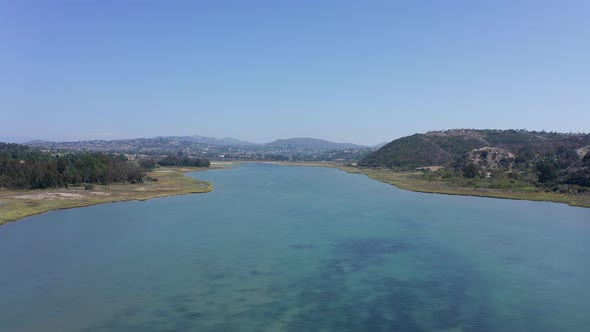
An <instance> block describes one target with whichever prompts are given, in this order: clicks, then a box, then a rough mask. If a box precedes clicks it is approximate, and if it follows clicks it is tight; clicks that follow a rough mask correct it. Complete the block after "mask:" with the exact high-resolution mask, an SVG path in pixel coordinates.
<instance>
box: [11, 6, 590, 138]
mask: <svg viewBox="0 0 590 332" xmlns="http://www.w3.org/2000/svg"><path fill="white" fill-rule="evenodd" d="M0 116H1V117H0V119H1V122H0V123H1V124H2V125H1V126H0V137H27V138H28V137H32V138H40V139H52V140H75V139H87V138H88V139H94V138H103V139H114V138H128V137H153V136H159V135H192V134H199V135H204V136H214V137H227V136H230V137H234V138H238V139H243V140H250V141H254V142H267V141H272V140H274V139H276V138H287V137H305V136H307V137H317V138H323V139H329V140H334V141H340V142H344V141H346V142H353V143H361V144H377V143H380V142H382V141H389V140H391V139H394V138H398V137H401V136H405V135H408V134H413V133H415V132H424V131H427V130H435V129H449V128H500V129H507V128H518V129H520V128H527V129H536V130H541V129H546V130H548V131H549V130H554V131H567V132H569V131H574V132H577V131H584V132H587V131H590V1H567V0H555V1H542V0H530V1H518V0H506V1H501V0H495V1H472V0H466V1H452V0H451V1H411V0H406V1H393V0H391V1H361V0H359V1H344V0H340V1H304V0H297V1H280V0H272V1H255V0H248V1H223V0H222V1H218V0H209V1H196V0H195V1H164V0H162V1H154V0H141V1H140V0H136V1H124V0H117V1H106V0H104V1H103V0H101V1H93V0H78V1H74V0H72V1H58V0H52V1H46V0H39V1H27V0H13V1H10V0H6V1H2V2H1V3H0Z"/></svg>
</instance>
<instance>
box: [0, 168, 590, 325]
mask: <svg viewBox="0 0 590 332" xmlns="http://www.w3.org/2000/svg"><path fill="white" fill-rule="evenodd" d="M194 175H195V176H196V177H198V178H200V179H204V180H208V181H212V182H213V183H214V184H215V191H214V192H212V193H209V194H199V195H189V196H178V197H170V198H164V199H155V200H150V201H146V202H129V203H115V204H105V205H98V206H93V207H87V208H81V209H73V210H65V211H56V212H51V213H47V214H44V215H39V216H35V217H31V218H27V219H26V220H23V221H20V222H16V223H11V224H9V225H6V226H3V227H0V331H6V332H11V331H51V332H53V331H64V332H65V331H88V332H90V331H92V332H103V331H148V332H149V331H447V332H451V331H453V332H455V331H539V332H542V331H576V332H578V331H588V330H590V314H589V313H590V285H589V282H590V209H582V208H572V207H567V206H565V205H560V204H553V203H539V202H525V201H509V200H497V199H485V198H474V197H459V196H445V195H429V194H420V193H413V192H408V191H402V190H399V189H397V188H395V187H393V186H390V185H386V184H383V183H380V182H377V181H373V180H370V179H368V178H367V177H365V176H363V175H352V174H347V173H344V172H342V171H339V170H335V169H327V168H312V167H280V166H272V165H243V166H240V167H237V168H235V169H231V170H223V171H207V172H201V173H195V174H194Z"/></svg>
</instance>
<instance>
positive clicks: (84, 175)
mask: <svg viewBox="0 0 590 332" xmlns="http://www.w3.org/2000/svg"><path fill="white" fill-rule="evenodd" d="M145 175H146V170H145V169H144V168H143V167H141V166H139V165H137V164H136V163H134V162H131V161H128V160H127V158H126V157H125V156H123V155H114V154H106V153H101V152H76V153H67V154H64V155H59V154H57V155H56V154H50V153H46V152H43V151H41V150H38V149H33V148H30V147H27V146H24V145H19V144H6V143H0V188H7V189H45V188H59V187H69V186H79V185H85V184H103V185H105V184H109V183H117V182H129V183H139V182H143V179H144V177H145Z"/></svg>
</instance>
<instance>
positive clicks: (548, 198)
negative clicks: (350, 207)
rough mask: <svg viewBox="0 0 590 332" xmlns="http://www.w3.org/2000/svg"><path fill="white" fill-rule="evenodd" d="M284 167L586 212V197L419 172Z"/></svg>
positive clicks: (589, 204)
mask: <svg viewBox="0 0 590 332" xmlns="http://www.w3.org/2000/svg"><path fill="white" fill-rule="evenodd" d="M277 164H279V165H285V166H312V167H332V168H338V169H341V170H343V171H346V172H348V173H354V174H365V175H367V176H368V177H370V178H371V179H375V180H378V181H381V182H385V183H388V184H392V185H394V186H396V187H398V188H400V189H405V190H410V191H416V192H422V193H430V194H445V195H462V196H479V197H490V198H502V199H519V200H527V201H545V202H555V203H564V204H567V205H570V206H578V207H585V208H590V197H588V196H574V195H566V194H558V193H551V192H549V193H546V192H544V191H541V190H539V191H536V192H530V191H529V192H517V191H503V190H494V189H476V188H469V187H458V188H453V187H450V185H449V184H448V183H445V182H442V181H429V180H425V179H421V178H420V177H419V176H421V174H422V173H420V172H401V171H391V170H382V169H373V168H359V167H352V166H344V165H341V164H336V163H320V162H312V163H305V162H297V163H277Z"/></svg>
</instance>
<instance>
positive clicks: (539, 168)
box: [358, 129, 590, 195]
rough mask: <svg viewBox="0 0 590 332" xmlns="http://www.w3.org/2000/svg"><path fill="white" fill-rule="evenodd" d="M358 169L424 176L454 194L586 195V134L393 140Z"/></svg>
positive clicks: (458, 134)
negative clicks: (468, 190) (455, 190)
mask: <svg viewBox="0 0 590 332" xmlns="http://www.w3.org/2000/svg"><path fill="white" fill-rule="evenodd" d="M358 166H360V167H374V168H392V169H399V170H404V169H406V170H408V169H416V168H418V167H425V166H442V167H437V168H436V169H435V168H432V170H435V171H431V170H424V171H423V176H422V177H423V178H424V179H427V180H431V181H441V182H442V183H445V185H446V186H449V187H453V188H477V189H478V190H507V191H519V192H523V191H533V192H538V191H546V192H557V193H562V194H581V195H588V194H590V134H583V133H582V134H580V133H578V134H574V133H569V134H566V133H554V132H551V133H548V132H545V131H542V132H535V131H526V130H467V129H455V130H448V131H442V132H428V133H426V134H415V135H412V136H408V137H403V138H400V139H397V140H395V141H393V142H390V143H389V144H387V145H385V146H383V147H382V148H381V149H379V150H377V151H375V152H373V153H371V154H369V155H368V156H367V157H365V158H363V159H362V160H360V161H359V162H358Z"/></svg>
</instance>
